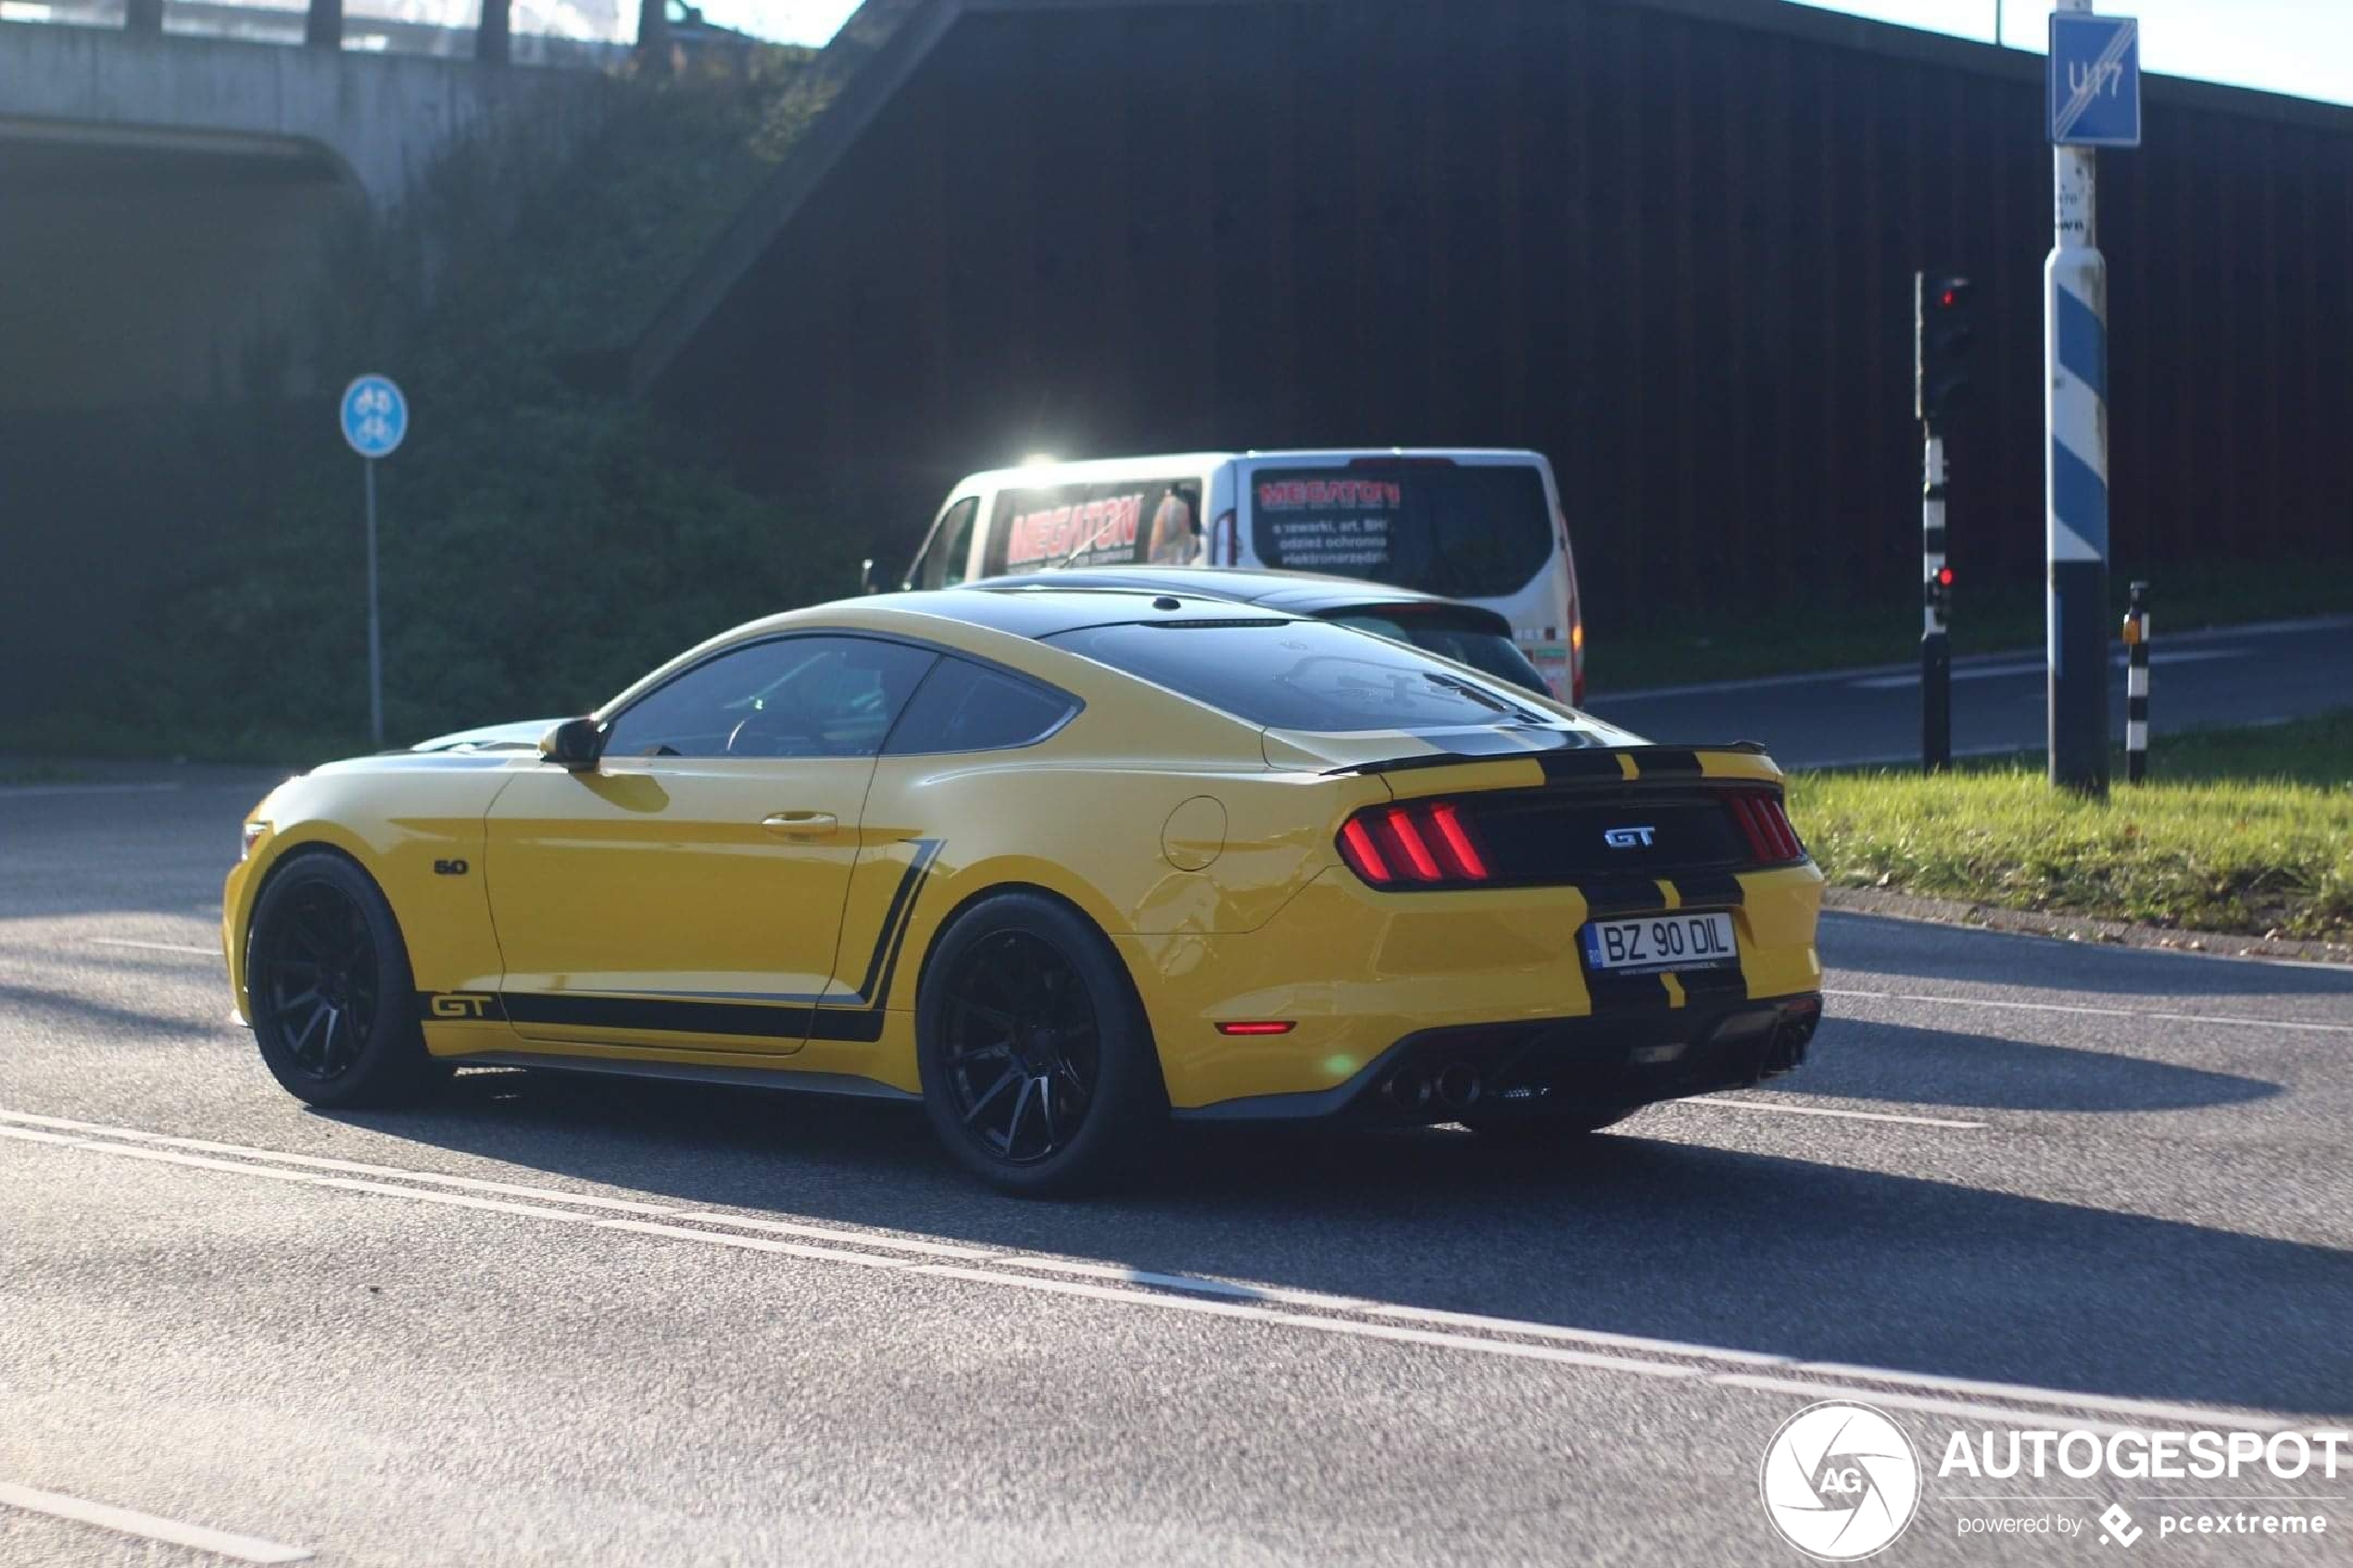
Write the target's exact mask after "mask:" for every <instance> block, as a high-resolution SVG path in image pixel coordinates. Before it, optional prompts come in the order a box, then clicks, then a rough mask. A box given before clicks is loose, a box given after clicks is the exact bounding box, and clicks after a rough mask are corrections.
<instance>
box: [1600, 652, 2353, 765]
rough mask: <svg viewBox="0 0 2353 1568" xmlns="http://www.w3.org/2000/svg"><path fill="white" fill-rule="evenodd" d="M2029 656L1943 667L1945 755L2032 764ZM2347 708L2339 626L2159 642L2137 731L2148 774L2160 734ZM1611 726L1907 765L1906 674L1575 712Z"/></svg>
mask: <svg viewBox="0 0 2353 1568" xmlns="http://www.w3.org/2000/svg"><path fill="white" fill-rule="evenodd" d="M2045 681H2046V677H2045V671H2044V665H2043V654H2042V650H2041V649H2039V648H2027V649H2021V650H2019V651H2017V652H2013V653H2007V654H1988V655H1984V656H1982V657H1978V658H1971V659H1958V660H1956V661H1955V663H1954V666H1953V749H1954V751H1955V752H1956V754H1957V755H1960V756H1965V757H1966V756H1973V755H1975V756H1982V755H1990V754H1994V753H2000V752H2011V751H2030V750H2032V751H2039V750H2041V749H2042V747H2043V746H2044V743H2045V738H2046V728H2045V726H2046V719H2045ZM2108 688H2109V689H2108V721H2109V726H2110V728H2111V729H2112V730H2113V731H2114V733H2115V736H2116V742H2117V744H2118V745H2122V744H2123V741H2124V650H2123V648H2122V646H2117V648H2116V651H2115V663H2114V667H2113V668H2112V669H2111V670H2110V671H2109V680H2108ZM2347 703H2353V616H2336V617H2333V618H2328V619H2323V620H2315V621H2281V622H2277V623H2274V624H2271V625H2268V626H2241V627H2231V628H2226V629H2223V630H2220V631H2213V632H2186V633H2180V634H2178V635H2167V634H2166V633H2165V631H2164V623H2163V621H2162V620H2161V619H2160V620H2159V621H2158V624H2157V634H2156V635H2155V636H2154V637H2152V639H2151V640H2150V643H2149V722H2150V730H2151V734H2152V736H2153V741H2152V746H2153V748H2155V751H2156V753H2157V755H2158V758H2159V760H2161V753H2162V747H2163V746H2164V737H2165V734H2166V732H2167V731H2169V730H2187V729H2198V728H2205V727H2208V726H2210V725H2216V724H2249V723H2263V722H2267V721H2276V720H2282V719H2298V718H2304V717H2308V716H2309V715H2312V714H2316V713H2324V712H2327V711H2329V710H2330V709H2339V708H2343V707H2345V706H2347ZM1587 706H1588V707H1589V708H1590V709H1592V711H1593V712H1595V713H1597V714H1599V715H1600V716H1601V717H1603V718H1604V719H1607V720H1609V721H1611V722H1612V723H1616V724H1623V725H1625V726H1626V727H1627V728H1629V729H1630V730H1633V731H1634V732H1635V733H1637V734H1643V735H1647V736H1649V737H1650V738H1651V739H1653V740H1658V741H1667V742H1678V743H1680V742H1695V741H1728V740H1761V741H1763V742H1764V743H1765V744H1766V746H1768V747H1769V748H1770V749H1771V751H1772V753H1773V757H1774V759H1775V760H1776V761H1778V762H1780V764H1781V765H1782V766H1784V767H1790V768H1826V767H1843V766H1849V765H1855V764H1861V763H1870V762H1918V761H1919V756H1920V683H1919V665H1918V664H1917V663H1913V664H1909V665H1900V666H1899V665H1890V666H1885V667H1882V668H1879V669H1872V670H1846V671H1836V672H1833V673H1831V674H1826V675H1781V676H1767V677H1763V678H1760V679H1756V680H1747V681H1727V682H1716V683H1711V684H1706V685H1696V686H1665V687H1659V688H1656V689H1654V690H1649V691H1629V692H1627V693H1625V694H1623V695H1618V694H1614V693H1609V692H1600V693H1596V694H1595V695H1594V696H1593V698H1592V701H1591V702H1590V703H1588V704H1587Z"/></svg>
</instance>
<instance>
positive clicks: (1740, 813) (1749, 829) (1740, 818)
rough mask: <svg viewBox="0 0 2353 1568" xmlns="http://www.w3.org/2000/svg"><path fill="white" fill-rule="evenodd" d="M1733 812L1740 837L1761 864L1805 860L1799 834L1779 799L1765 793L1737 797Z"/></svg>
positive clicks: (1733, 799)
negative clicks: (1745, 840) (1791, 824)
mask: <svg viewBox="0 0 2353 1568" xmlns="http://www.w3.org/2000/svg"><path fill="white" fill-rule="evenodd" d="M1731 809H1732V820H1733V821H1734V822H1738V823H1739V824H1740V829H1741V836H1742V837H1743V838H1745V839H1747V840H1748V852H1749V854H1750V855H1751V856H1752V857H1753V858H1754V859H1755V860H1756V861H1757V862H1758V863H1759V864H1761V865H1768V866H1770V865H1780V864H1783V863H1785V862H1787V861H1790V860H1802V859H1805V858H1806V848H1805V847H1804V846H1803V845H1801V844H1799V843H1798V842H1797V831H1796V830H1795V829H1794V828H1793V827H1791V826H1790V825H1789V813H1788V812H1787V811H1785V810H1783V809H1781V801H1780V797H1779V796H1777V795H1769V794H1767V793H1765V792H1763V791H1756V792H1754V793H1743V794H1740V795H1735V796H1733V797H1731Z"/></svg>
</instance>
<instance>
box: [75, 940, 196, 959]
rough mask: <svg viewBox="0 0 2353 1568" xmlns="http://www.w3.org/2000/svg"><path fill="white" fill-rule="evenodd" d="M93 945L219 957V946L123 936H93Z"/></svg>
mask: <svg viewBox="0 0 2353 1568" xmlns="http://www.w3.org/2000/svg"><path fill="white" fill-rule="evenodd" d="M90 941H91V945H92V946H94V947H137V948H139V949H140V950H141V951H143V952H149V953H194V954H195V956H196V957H198V958H200V959H217V958H219V957H220V948H218V947H188V946H185V945H184V944H182V943H179V942H133V941H132V940H130V939H129V938H128V937H123V936H93V937H92V938H90Z"/></svg>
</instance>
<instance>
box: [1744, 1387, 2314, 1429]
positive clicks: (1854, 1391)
mask: <svg viewBox="0 0 2353 1568" xmlns="http://www.w3.org/2000/svg"><path fill="white" fill-rule="evenodd" d="M1710 1381H1711V1382H1714V1383H1718V1384H1721V1385H1723V1386H1725V1387H1727V1388H1747V1389H1752V1390H1754V1391H1755V1392H1757V1393H1760V1394H1795V1395H1798V1396H1800V1397H1801V1398H1811V1399H1823V1398H1825V1397H1832V1398H1843V1399H1856V1400H1860V1401H1861V1402H1863V1403H1865V1404H1871V1405H1887V1406H1890V1407H1892V1408H1894V1409H1896V1410H1906V1411H1920V1412H1921V1413H1922V1414H1924V1415H1950V1416H1957V1417H1959V1418H1961V1419H1962V1420H1964V1421H2000V1422H2007V1423H2009V1424H2012V1425H2016V1426H2025V1427H2037V1426H2056V1425H2058V1424H2060V1423H2059V1422H2058V1420H2057V1417H2056V1415H2055V1413H2054V1412H2053V1411H2031V1410H2013V1409H2010V1408H2009V1407H2007V1406H2004V1405H1988V1404H1977V1403H1973V1402H1971V1401H1969V1400H1967V1399H1925V1398H1922V1397H1921V1396H1919V1395H1918V1394H1891V1393H1888V1392H1887V1391H1885V1390H1884V1389H1880V1388H1871V1387H1867V1386H1847V1387H1841V1386H1836V1385H1824V1384H1820V1383H1808V1382H1806V1381H1805V1380H1803V1379H1802V1378H1795V1377H1753V1376H1750V1375H1747V1374H1742V1373H1730V1374H1726V1375H1724V1376H1722V1377H1718V1378H1712V1379H1710ZM1824 1387H1828V1388H1830V1390H1831V1393H1830V1395H1829V1396H1825V1395H1824V1394H1822V1393H1820V1392H1818V1390H1820V1389H1822V1388H1824ZM2218 1419H2220V1420H2227V1421H2228V1422H2229V1424H2231V1425H2232V1426H2243V1427H2247V1428H2250V1429H2260V1430H2262V1431H2266V1432H2277V1431H2282V1430H2284V1429H2285V1428H2286V1427H2288V1426H2289V1425H2291V1423H2289V1422H2285V1421H2280V1420H2276V1419H2274V1418H2271V1417H2269V1416H2251V1415H2240V1414H2238V1413H2236V1412H2235V1411H2231V1412H2222V1411H2198V1412H2197V1420H2198V1424H2200V1425H2202V1426H2203V1425H2209V1424H2215V1423H2216V1422H2217V1421H2218ZM2065 1424H2066V1425H2067V1426H2069V1427H2070V1428H2072V1427H2078V1426H2080V1427H2082V1428H2083V1429H2084V1430H2085V1431H2087V1432H2098V1433H2103V1434H2112V1433H2117V1432H2145V1431H2147V1430H2149V1428H2148V1426H2147V1425H2146V1424H2142V1425H2138V1426H2135V1425H2132V1424H2126V1423H2120V1422H2111V1421H2096V1420H2093V1419H2090V1418H2088V1417H2084V1416H2080V1415H2070V1416H2068V1418H2067V1420H2066V1423H2065Z"/></svg>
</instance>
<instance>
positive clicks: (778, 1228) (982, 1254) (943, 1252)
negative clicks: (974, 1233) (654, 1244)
mask: <svg viewBox="0 0 2353 1568" xmlns="http://www.w3.org/2000/svg"><path fill="white" fill-rule="evenodd" d="M671 1218H672V1219H673V1220H676V1221H678V1222H680V1223H686V1222H687V1221H690V1220H691V1221H693V1222H694V1223H697V1224H704V1225H741V1226H744V1227H745V1228H747V1229H749V1230H756V1231H774V1232H775V1233H776V1234H777V1235H779V1236H806V1237H808V1238H810V1239H811V1240H812V1241H848V1242H853V1243H856V1244H858V1245H860V1246H863V1247H881V1248H888V1249H890V1250H892V1251H895V1252H920V1253H923V1254H925V1256H927V1257H932V1258H963V1259H965V1260H966V1261H974V1262H977V1261H982V1260H985V1259H989V1258H994V1257H996V1256H997V1254H996V1253H994V1252H991V1251H989V1250H988V1249H987V1248H979V1247H950V1245H948V1244H947V1243H946V1242H944V1241H910V1240H908V1239H907V1238H905V1237H903V1236H867V1235H865V1234H864V1233H863V1232H860V1231H836V1230H827V1229H826V1228H825V1227H824V1226H823V1225H796V1224H787V1223H786V1222H784V1221H782V1220H759V1219H754V1218H752V1217H751V1216H750V1215H748V1214H712V1213H705V1212H704V1211H702V1210H684V1211H682V1212H678V1213H673V1215H671Z"/></svg>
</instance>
